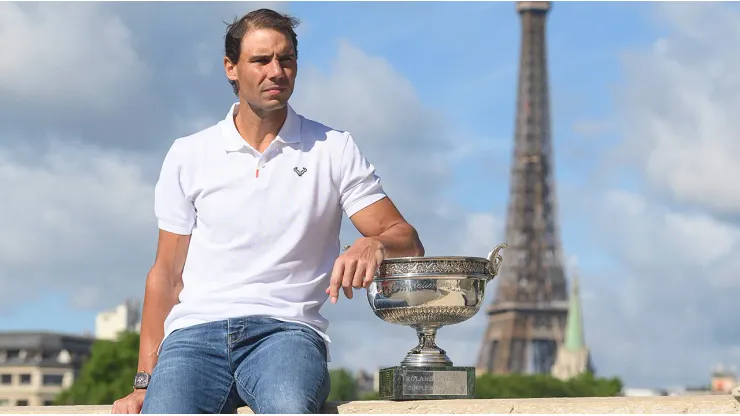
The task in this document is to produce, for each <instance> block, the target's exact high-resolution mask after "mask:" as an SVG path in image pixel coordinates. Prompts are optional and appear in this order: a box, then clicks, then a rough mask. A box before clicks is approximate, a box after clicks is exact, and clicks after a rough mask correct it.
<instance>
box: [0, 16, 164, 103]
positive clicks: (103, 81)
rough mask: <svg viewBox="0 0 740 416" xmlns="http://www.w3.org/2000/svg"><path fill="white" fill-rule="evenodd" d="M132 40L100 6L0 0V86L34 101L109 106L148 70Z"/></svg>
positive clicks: (135, 87)
mask: <svg viewBox="0 0 740 416" xmlns="http://www.w3.org/2000/svg"><path fill="white" fill-rule="evenodd" d="M133 42H134V39H133V34H132V32H131V31H130V30H129V28H128V27H127V26H126V25H125V24H124V23H123V22H122V21H121V20H120V19H119V18H118V17H116V16H114V15H111V14H109V13H106V12H105V10H104V9H103V8H102V7H101V6H100V5H95V4H89V3H85V4H60V3H24V4H18V3H12V2H3V3H0V50H2V51H3V58H2V59H1V60H0V91H4V92H5V93H6V94H8V93H9V94H11V96H13V97H15V98H17V99H20V100H23V101H30V102H32V103H37V104H50V103H51V104H55V105H57V106H64V107H67V106H69V105H71V104H73V105H84V106H85V108H89V109H98V110H102V109H105V108H110V107H111V106H113V105H114V104H115V103H117V102H119V101H120V100H121V99H122V98H124V97H130V94H132V93H135V92H136V91H139V89H138V87H140V86H141V83H142V82H143V81H145V80H146V79H147V77H148V75H149V69H148V68H147V66H146V65H145V63H144V62H142V61H141V59H140V58H139V56H138V54H137V52H136V51H135V50H134V48H133Z"/></svg>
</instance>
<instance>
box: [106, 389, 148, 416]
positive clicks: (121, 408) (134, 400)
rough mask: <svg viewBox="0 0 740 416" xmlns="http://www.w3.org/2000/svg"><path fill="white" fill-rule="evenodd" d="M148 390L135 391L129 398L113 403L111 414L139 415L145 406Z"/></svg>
mask: <svg viewBox="0 0 740 416" xmlns="http://www.w3.org/2000/svg"><path fill="white" fill-rule="evenodd" d="M145 395H146V390H134V391H133V392H132V393H131V394H129V395H128V396H126V397H124V398H122V399H118V400H116V401H115V402H114V403H113V411H111V413H124V414H129V415H131V414H139V412H141V407H142V406H143V405H144V396H145Z"/></svg>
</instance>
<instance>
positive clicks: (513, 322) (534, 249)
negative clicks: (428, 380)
mask: <svg viewBox="0 0 740 416" xmlns="http://www.w3.org/2000/svg"><path fill="white" fill-rule="evenodd" d="M516 7H517V12H518V13H519V16H520V18H521V27H522V32H521V35H522V38H521V50H520V54H521V55H520V58H519V59H520V60H519V80H518V96H517V103H516V106H517V115H516V126H515V143H514V154H513V160H512V167H511V182H510V196H509V198H510V199H509V206H508V211H507V223H506V242H507V243H508V244H509V248H508V249H507V250H505V252H504V254H503V255H504V263H503V265H502V267H501V272H500V275H499V277H498V278H497V279H496V280H498V284H497V288H496V293H495V297H494V301H493V303H492V304H491V305H490V306H489V307H488V310H487V313H488V319H489V323H488V328H487V330H486V332H485V335H484V339H483V345H482V347H481V349H480V353H479V357H478V363H477V365H476V370H477V372H479V373H485V372H492V373H496V374H507V373H525V374H549V373H550V371H551V368H552V366H553V364H554V362H555V358H556V355H557V349H558V345H559V344H561V343H562V341H563V333H564V328H565V323H566V318H567V315H568V295H567V288H566V278H565V270H564V266H563V259H562V254H561V243H560V235H559V230H558V225H557V212H556V196H555V185H554V183H553V155H552V144H551V141H552V140H551V137H550V102H549V101H550V97H549V91H548V75H547V51H546V36H545V24H546V21H547V14H548V12H549V11H550V2H548V1H522V2H517V6H516Z"/></svg>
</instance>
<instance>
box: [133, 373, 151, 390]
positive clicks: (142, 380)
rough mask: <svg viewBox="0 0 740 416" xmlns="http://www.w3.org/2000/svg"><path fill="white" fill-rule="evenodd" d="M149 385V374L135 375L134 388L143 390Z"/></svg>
mask: <svg viewBox="0 0 740 416" xmlns="http://www.w3.org/2000/svg"><path fill="white" fill-rule="evenodd" d="M148 385H149V374H147V373H136V376H135V377H134V388H139V389H141V388H145V387H146V386H148Z"/></svg>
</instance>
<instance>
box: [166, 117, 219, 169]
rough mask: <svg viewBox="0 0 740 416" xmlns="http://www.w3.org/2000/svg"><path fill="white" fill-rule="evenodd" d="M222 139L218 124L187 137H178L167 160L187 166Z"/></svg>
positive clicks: (169, 151) (170, 146)
mask: <svg viewBox="0 0 740 416" xmlns="http://www.w3.org/2000/svg"><path fill="white" fill-rule="evenodd" d="M220 137H221V130H220V128H219V125H218V124H214V125H212V126H210V127H207V128H205V129H203V130H200V131H198V132H195V133H193V134H190V135H187V136H182V137H178V138H176V139H174V140H173V141H172V142H170V144H169V149H168V150H167V155H166V156H165V160H169V161H170V162H175V163H177V164H180V165H185V164H187V163H188V162H191V161H193V160H194V158H196V157H198V156H202V155H204V154H205V153H206V150H207V149H208V148H210V147H213V145H214V144H215V143H217V142H218V140H219V139H220Z"/></svg>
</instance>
